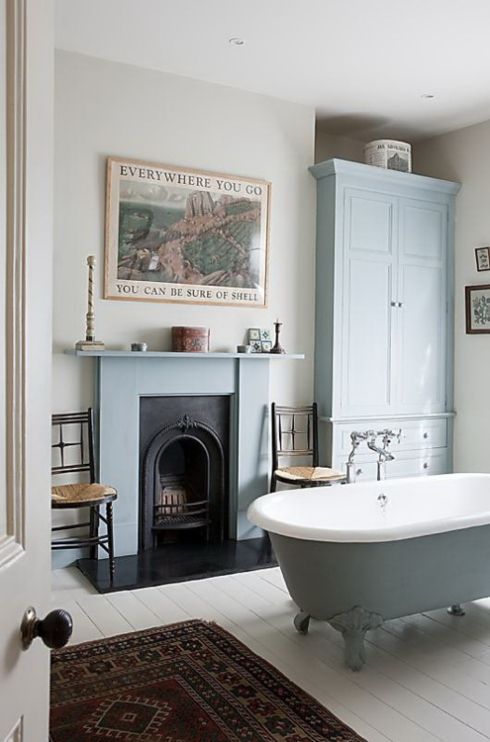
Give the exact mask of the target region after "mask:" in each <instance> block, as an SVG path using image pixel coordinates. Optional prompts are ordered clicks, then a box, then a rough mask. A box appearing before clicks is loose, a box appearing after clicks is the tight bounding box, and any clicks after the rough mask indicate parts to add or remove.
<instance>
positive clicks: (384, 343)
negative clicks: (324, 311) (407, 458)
mask: <svg viewBox="0 0 490 742" xmlns="http://www.w3.org/2000/svg"><path fill="white" fill-rule="evenodd" d="M392 287H393V278H392V266H391V265H389V264H387V263H382V262H374V261H373V262H370V261H369V260H358V259H354V258H352V259H351V260H350V261H349V283H348V303H347V306H346V332H345V335H344V344H345V349H346V358H345V364H346V365H345V367H346V368H347V369H348V373H347V374H346V375H345V376H344V377H343V381H344V382H345V383H344V389H343V392H344V394H343V397H342V401H343V407H344V408H345V407H347V408H349V409H352V410H354V409H355V410H365V411H367V410H370V409H376V410H380V409H387V408H389V406H390V402H391V363H390V359H391V316H392V309H391V306H390V302H389V301H388V297H390V296H391V295H392V293H393V288H392Z"/></svg>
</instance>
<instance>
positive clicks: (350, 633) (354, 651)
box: [328, 605, 383, 670]
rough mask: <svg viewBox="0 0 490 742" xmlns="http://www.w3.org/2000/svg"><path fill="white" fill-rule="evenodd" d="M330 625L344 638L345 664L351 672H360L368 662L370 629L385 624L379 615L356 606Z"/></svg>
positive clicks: (337, 617) (330, 620) (333, 620)
mask: <svg viewBox="0 0 490 742" xmlns="http://www.w3.org/2000/svg"><path fill="white" fill-rule="evenodd" d="M328 623H329V624H330V626H333V628H334V629H336V630H337V631H340V633H341V634H342V636H343V637H344V644H345V662H346V664H347V666H348V667H350V669H351V670H360V669H361V667H362V666H363V665H364V663H365V662H366V650H365V647H364V637H365V635H366V631H369V629H377V628H378V627H379V626H381V624H382V623H383V617H382V616H380V615H379V613H372V612H371V611H367V610H366V609H365V608H362V607H361V606H360V605H356V606H354V607H353V608H351V609H350V611H347V612H346V613H339V614H338V615H337V616H333V617H332V618H330V619H329V621H328Z"/></svg>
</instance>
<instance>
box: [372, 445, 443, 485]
mask: <svg viewBox="0 0 490 742" xmlns="http://www.w3.org/2000/svg"><path fill="white" fill-rule="evenodd" d="M449 471H450V466H449V452H448V449H441V450H440V451H437V452H431V453H428V454H427V455H418V456H414V457H409V458H404V457H402V456H400V457H398V458H396V459H395V460H394V461H389V462H387V464H386V479H395V478H398V477H419V476H420V477H422V476H429V475H433V474H448V473H449Z"/></svg>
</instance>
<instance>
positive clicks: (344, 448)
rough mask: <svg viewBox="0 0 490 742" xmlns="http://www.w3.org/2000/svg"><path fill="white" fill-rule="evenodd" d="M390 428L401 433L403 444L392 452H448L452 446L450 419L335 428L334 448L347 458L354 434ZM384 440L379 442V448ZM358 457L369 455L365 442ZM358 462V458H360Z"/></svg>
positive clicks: (364, 423)
mask: <svg viewBox="0 0 490 742" xmlns="http://www.w3.org/2000/svg"><path fill="white" fill-rule="evenodd" d="M385 428H389V429H390V430H393V431H395V432H397V431H398V430H401V437H400V442H398V440H397V439H396V438H394V439H393V441H392V443H391V445H390V451H392V452H393V453H396V451H411V450H419V449H422V450H426V449H430V448H446V447H447V445H448V424H447V419H446V418H425V419H421V420H402V419H400V420H396V419H395V420H393V419H391V420H383V419H379V420H369V421H366V420H364V421H363V420H359V421H354V422H351V423H341V424H335V425H334V429H333V435H334V440H335V441H336V445H335V443H334V448H335V449H336V450H337V451H338V452H339V453H342V454H344V455H346V456H347V455H348V454H349V452H350V450H351V448H352V442H351V437H350V434H351V432H352V431H354V430H357V431H361V432H362V431H365V430H375V431H378V430H384V429H385ZM379 443H380V440H379V439H378V444H379ZM357 451H358V454H361V455H362V454H363V453H367V452H368V450H367V444H366V442H365V441H363V442H362V443H361V444H360V445H359V448H358V449H357ZM356 458H357V456H356Z"/></svg>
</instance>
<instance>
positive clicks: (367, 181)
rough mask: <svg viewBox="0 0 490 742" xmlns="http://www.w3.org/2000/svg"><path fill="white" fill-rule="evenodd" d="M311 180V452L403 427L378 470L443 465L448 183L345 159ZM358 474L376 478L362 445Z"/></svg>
mask: <svg viewBox="0 0 490 742" xmlns="http://www.w3.org/2000/svg"><path fill="white" fill-rule="evenodd" d="M311 172H312V173H313V175H314V176H315V178H316V179H317V181H318V196H317V214H318V216H317V265H316V329H315V336H316V337H315V342H316V345H315V399H316V401H317V402H318V405H319V413H320V417H321V422H322V425H321V428H322V447H323V449H322V453H323V454H324V456H323V458H324V459H325V457H326V459H327V461H329V462H330V463H331V465H332V466H333V467H335V468H339V469H344V467H345V462H346V459H347V456H348V454H349V450H350V433H351V431H353V430H361V431H363V430H367V429H377V430H381V429H382V428H386V427H389V428H394V429H398V428H401V429H402V437H401V440H400V443H394V444H393V445H392V449H391V450H392V452H393V454H394V455H395V460H394V461H393V462H390V463H389V464H387V476H411V475H418V474H421V475H422V474H441V473H444V472H449V471H451V470H452V427H453V426H452V418H453V414H454V413H453V400H452V357H453V347H452V341H453V302H454V297H453V214H454V199H455V195H456V193H457V192H458V190H459V184H456V183H450V182H448V181H441V180H436V179H434V178H426V177H423V176H420V175H413V174H409V173H399V172H395V171H391V170H384V169H381V168H377V167H373V166H370V165H363V164H360V163H354V162H349V161H346V160H328V161H327V162H322V163H320V164H318V165H315V166H313V167H312V168H311ZM356 461H357V462H358V469H359V470H360V471H359V475H358V478H359V479H374V478H375V477H376V466H375V456H374V454H372V453H371V452H369V451H368V449H367V447H366V446H365V445H364V446H363V445H362V444H361V447H360V448H359V452H358V455H357V456H356Z"/></svg>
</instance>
